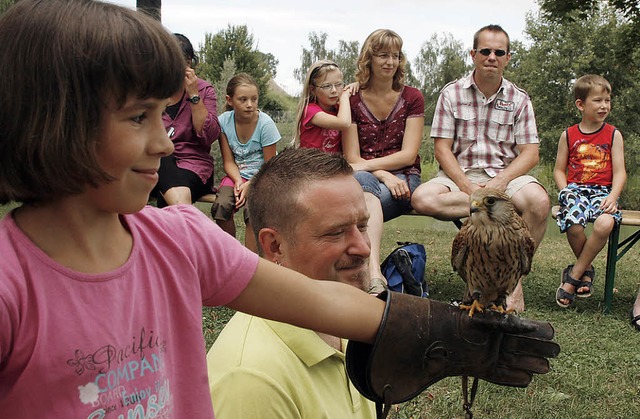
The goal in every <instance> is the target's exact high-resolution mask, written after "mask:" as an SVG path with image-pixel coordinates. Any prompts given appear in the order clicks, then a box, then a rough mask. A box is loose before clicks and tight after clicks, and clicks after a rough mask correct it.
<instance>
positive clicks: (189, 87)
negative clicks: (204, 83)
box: [184, 67, 198, 97]
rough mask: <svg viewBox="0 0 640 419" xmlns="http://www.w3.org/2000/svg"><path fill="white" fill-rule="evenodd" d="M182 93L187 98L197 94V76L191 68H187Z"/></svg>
mask: <svg viewBox="0 0 640 419" xmlns="http://www.w3.org/2000/svg"><path fill="white" fill-rule="evenodd" d="M184 92H185V93H186V94H187V97H191V96H193V95H197V94H198V76H196V72H195V70H194V69H193V68H191V67H187V69H186V71H185V76H184Z"/></svg>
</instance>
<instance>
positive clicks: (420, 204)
mask: <svg viewBox="0 0 640 419" xmlns="http://www.w3.org/2000/svg"><path fill="white" fill-rule="evenodd" d="M411 206H412V207H413V209H414V210H415V211H416V212H419V213H420V214H423V215H428V216H431V217H433V218H436V219H438V220H443V221H451V220H458V219H460V218H464V217H468V216H469V195H467V194H466V193H464V192H459V191H458V192H451V191H450V190H449V188H448V187H446V186H444V185H440V184H438V183H423V184H422V185H420V186H418V187H417V188H416V190H415V191H413V195H412V196H411Z"/></svg>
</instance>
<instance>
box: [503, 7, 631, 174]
mask: <svg viewBox="0 0 640 419" xmlns="http://www.w3.org/2000/svg"><path fill="white" fill-rule="evenodd" d="M626 30H628V23H625V22H621V21H620V18H619V15H618V14H616V13H615V12H614V11H613V10H612V9H610V8H606V7H603V8H599V9H596V10H594V11H593V13H592V14H591V15H590V16H588V17H587V18H585V19H584V20H577V19H575V20H573V21H567V22H560V21H558V20H552V19H549V18H547V17H545V15H544V14H542V15H538V16H529V17H528V18H527V33H528V35H529V36H530V37H531V40H532V44H531V47H530V48H529V49H528V50H523V51H522V52H521V53H520V54H519V56H518V60H517V62H516V63H515V66H514V67H513V68H512V69H511V70H509V73H508V74H507V75H508V76H509V77H511V78H512V80H513V81H514V82H516V83H517V84H518V85H520V86H522V87H523V88H525V89H526V90H527V92H528V93H529V95H530V96H531V99H532V101H533V104H534V107H535V112H536V120H537V124H538V133H539V136H540V140H541V149H540V155H541V158H542V159H543V161H546V162H553V161H554V160H555V156H556V150H557V142H558V138H559V137H560V134H561V133H562V131H563V130H564V129H565V128H566V127H568V126H570V125H572V124H574V123H576V122H578V121H579V120H580V115H579V114H578V112H577V109H576V108H575V105H574V99H573V97H572V87H573V83H574V81H575V80H576V79H577V78H578V77H580V76H582V75H584V74H589V73H595V74H601V75H603V76H604V77H606V78H607V79H608V80H609V82H611V84H612V86H613V110H612V113H611V116H610V118H609V122H611V123H612V124H614V125H616V126H617V127H618V128H619V129H620V130H621V131H622V133H623V134H625V133H629V134H631V133H637V132H640V121H639V120H638V118H637V117H636V115H637V114H638V112H639V111H640V104H639V103H638V101H637V98H636V97H637V92H638V89H639V88H640V81H639V77H638V76H639V75H640V74H639V70H638V64H639V63H640V60H639V57H640V52H639V48H638V46H635V47H634V49H631V50H629V49H627V48H624V47H623V46H622V44H621V40H622V39H623V37H624V34H625V33H626ZM623 56H625V59H622V57H623ZM630 138H631V137H630ZM627 168H629V166H627Z"/></svg>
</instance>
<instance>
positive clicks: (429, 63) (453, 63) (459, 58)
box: [408, 33, 469, 123]
mask: <svg viewBox="0 0 640 419" xmlns="http://www.w3.org/2000/svg"><path fill="white" fill-rule="evenodd" d="M468 55H469V53H468V51H466V50H465V49H464V46H463V44H462V42H460V41H458V40H455V39H454V38H453V35H451V34H450V33H447V34H444V35H441V36H440V35H437V34H434V35H432V36H431V39H430V40H429V41H426V42H425V43H423V44H422V47H421V48H420V51H419V52H418V56H417V57H416V58H415V59H414V61H413V64H414V68H415V78H416V79H417V81H418V84H417V85H416V87H418V88H419V89H420V90H421V91H422V94H423V95H424V99H425V121H426V122H427V123H430V122H431V120H432V119H433V113H434V110H435V105H436V102H437V100H438V95H439V94H440V90H442V88H443V87H444V86H445V85H446V84H447V83H449V82H451V81H453V80H456V79H458V78H460V77H462V76H464V75H465V73H467V72H468V71H469V65H468V64H467V57H468ZM408 84H409V83H408Z"/></svg>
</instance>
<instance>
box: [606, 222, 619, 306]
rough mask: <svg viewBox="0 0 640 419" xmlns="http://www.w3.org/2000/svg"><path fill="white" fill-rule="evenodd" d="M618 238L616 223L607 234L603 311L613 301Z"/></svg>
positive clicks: (617, 225)
mask: <svg viewBox="0 0 640 419" xmlns="http://www.w3.org/2000/svg"><path fill="white" fill-rule="evenodd" d="M619 238H620V225H619V224H616V225H615V226H614V227H613V230H611V234H609V244H608V246H607V272H606V277H605V283H604V309H603V312H604V313H609V312H610V311H611V303H612V301H613V286H614V282H615V278H616V263H617V262H618V239H619Z"/></svg>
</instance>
